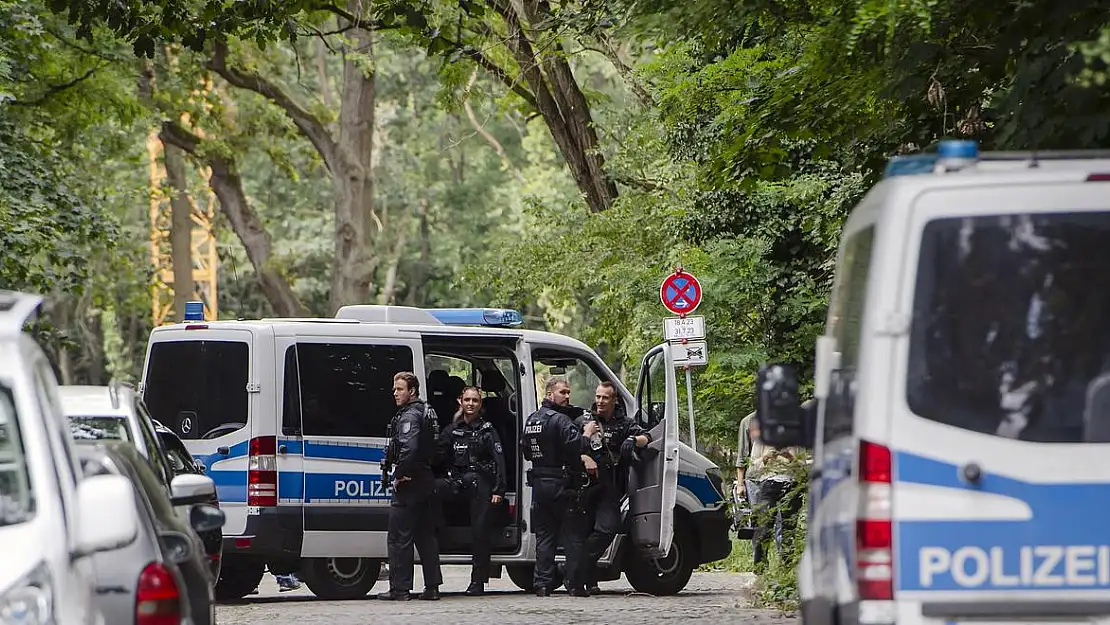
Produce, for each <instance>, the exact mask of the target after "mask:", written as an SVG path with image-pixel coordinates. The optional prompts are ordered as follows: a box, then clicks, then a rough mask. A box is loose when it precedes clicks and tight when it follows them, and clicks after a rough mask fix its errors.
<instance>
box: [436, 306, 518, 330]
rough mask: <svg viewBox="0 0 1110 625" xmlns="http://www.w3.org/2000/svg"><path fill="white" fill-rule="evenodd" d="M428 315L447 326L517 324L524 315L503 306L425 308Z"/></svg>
mask: <svg viewBox="0 0 1110 625" xmlns="http://www.w3.org/2000/svg"><path fill="white" fill-rule="evenodd" d="M425 310H427V311H428V313H429V314H430V315H432V316H433V317H435V318H436V319H438V320H439V322H440V323H442V324H443V325H448V326H496V327H501V326H518V325H521V324H523V323H524V316H523V315H521V314H520V313H519V312H517V311H515V310H508V309H504V308H427V309H425Z"/></svg>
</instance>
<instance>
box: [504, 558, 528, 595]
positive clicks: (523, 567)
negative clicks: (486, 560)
mask: <svg viewBox="0 0 1110 625" xmlns="http://www.w3.org/2000/svg"><path fill="white" fill-rule="evenodd" d="M505 572H506V573H508V574H509V579H511V580H513V583H514V584H516V587H517V588H519V589H521V590H523V591H524V592H532V591H533V590H535V589H536V586H535V584H534V583H533V582H535V579H534V578H533V576H534V575H535V574H536V567H534V566H532V565H531V564H506V565H505Z"/></svg>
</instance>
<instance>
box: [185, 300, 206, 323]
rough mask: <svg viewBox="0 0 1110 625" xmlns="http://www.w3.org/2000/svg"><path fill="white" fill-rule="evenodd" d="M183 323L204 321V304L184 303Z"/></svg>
mask: <svg viewBox="0 0 1110 625" xmlns="http://www.w3.org/2000/svg"><path fill="white" fill-rule="evenodd" d="M182 320H183V321H204V302H185V315H184V316H183V317H182Z"/></svg>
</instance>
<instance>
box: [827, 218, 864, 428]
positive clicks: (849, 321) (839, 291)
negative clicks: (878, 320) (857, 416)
mask: <svg viewBox="0 0 1110 625" xmlns="http://www.w3.org/2000/svg"><path fill="white" fill-rule="evenodd" d="M874 242H875V226H869V227H868V228H866V229H864V230H861V231H859V232H857V233H856V234H854V235H852V237H851V238H849V239H848V240H847V241H846V242H845V244H844V253H843V257H842V258H841V261H840V267H839V269H838V274H839V275H838V279H837V284H836V290H835V293H834V296H833V301H832V311H831V315H830V316H829V319H830V322H829V333H830V334H831V335H832V336H833V337H835V338H836V349H837V351H839V352H840V365H839V367H838V368H837V369H836V370H834V371H833V372H832V380H831V384H830V388H829V397H828V399H827V400H826V401H827V402H828V403H827V404H826V405H825V427H824V433H823V440H824V441H825V442H828V441H832V440H836V439H838V438H842V437H845V436H851V435H852V425H853V415H854V413H855V397H856V368H857V366H858V365H859V348H860V335H861V334H862V332H863V314H864V306H865V305H866V303H867V281H868V278H869V276H870V275H871V271H870V269H871V252H872V247H873V245H874Z"/></svg>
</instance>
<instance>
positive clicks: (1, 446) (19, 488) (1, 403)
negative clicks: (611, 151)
mask: <svg viewBox="0 0 1110 625" xmlns="http://www.w3.org/2000/svg"><path fill="white" fill-rule="evenodd" d="M34 511H35V498H34V493H33V491H32V490H31V481H30V479H29V475H28V471H27V456H26V452H25V450H24V448H23V438H22V437H21V436H20V432H19V420H18V419H17V418H16V412H15V402H14V401H13V400H12V393H11V390H10V389H8V388H7V387H5V386H2V385H0V527H3V526H5V525H15V524H16V523H22V522H24V521H27V520H29V519H30V518H31V516H32V515H33V513H34Z"/></svg>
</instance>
